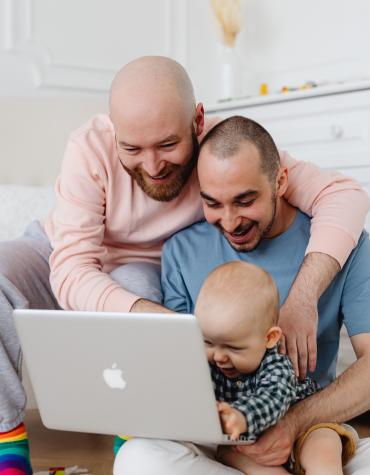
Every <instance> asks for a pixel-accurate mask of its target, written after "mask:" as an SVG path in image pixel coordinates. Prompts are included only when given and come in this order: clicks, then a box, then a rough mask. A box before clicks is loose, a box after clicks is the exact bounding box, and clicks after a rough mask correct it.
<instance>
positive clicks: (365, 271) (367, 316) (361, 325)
mask: <svg viewBox="0 0 370 475" xmlns="http://www.w3.org/2000/svg"><path fill="white" fill-rule="evenodd" d="M341 310H342V314H343V321H344V324H345V326H346V328H347V331H348V334H349V336H353V335H357V334H359V333H370V240H369V235H368V233H367V232H363V233H362V235H361V238H360V241H359V244H358V245H357V247H356V249H355V250H354V251H353V256H352V259H351V262H350V263H349V268H348V272H347V275H346V280H345V283H344V286H343V293H342V299H341Z"/></svg>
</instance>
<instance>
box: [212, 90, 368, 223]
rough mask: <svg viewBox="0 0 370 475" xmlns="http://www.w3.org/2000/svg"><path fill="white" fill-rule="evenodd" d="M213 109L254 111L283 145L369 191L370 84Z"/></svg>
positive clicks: (224, 112) (228, 112)
mask: <svg viewBox="0 0 370 475" xmlns="http://www.w3.org/2000/svg"><path fill="white" fill-rule="evenodd" d="M208 113H209V114H210V115H218V116H220V117H229V116H232V115H243V116H246V117H250V118H251V119H253V120H256V121H257V122H259V123H260V124H261V125H263V126H264V127H265V128H266V129H267V130H268V131H269V132H270V133H271V135H272V137H273V138H274V140H275V142H276V144H277V146H278V148H279V149H281V150H287V151H288V152H289V153H290V155H292V156H293V157H295V158H297V159H300V160H307V161H311V162H313V163H315V164H317V165H319V166H320V167H322V168H326V169H336V170H339V171H341V172H342V173H344V174H346V175H350V176H353V177H354V178H356V179H357V180H358V181H359V182H360V183H361V184H362V185H363V186H364V188H365V189H366V190H367V191H368V193H369V194H370V84H362V88H361V89H356V88H355V87H353V88H351V87H350V86H349V85H346V86H343V87H337V88H336V89H334V88H333V89H330V88H328V87H326V88H323V89H322V92H321V91H320V88H317V89H315V90H312V91H302V92H297V93H287V95H286V96H283V95H276V96H271V97H269V96H265V97H261V98H255V99H250V100H249V101H248V100H245V101H240V102H239V103H231V102H230V103H227V104H223V105H219V106H214V107H211V108H209V109H208ZM367 228H368V229H370V216H368V220H367Z"/></svg>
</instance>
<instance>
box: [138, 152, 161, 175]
mask: <svg viewBox="0 0 370 475" xmlns="http://www.w3.org/2000/svg"><path fill="white" fill-rule="evenodd" d="M165 166H166V164H165V163H163V162H162V160H160V158H159V157H158V156H157V154H156V153H155V152H147V153H146V154H145V156H144V157H143V162H142V167H143V169H144V170H145V171H146V173H147V174H148V175H150V176H152V177H156V176H158V175H160V174H161V172H162V170H163V169H164V168H165Z"/></svg>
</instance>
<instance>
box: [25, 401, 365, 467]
mask: <svg viewBox="0 0 370 475" xmlns="http://www.w3.org/2000/svg"><path fill="white" fill-rule="evenodd" d="M351 424H352V425H353V426H354V427H355V428H356V429H357V431H358V433H359V435H360V437H370V412H368V413H366V414H364V415H363V416H361V417H360V418H357V419H354V420H353V421H351ZM26 426H27V430H28V433H29V438H30V445H31V458H32V465H33V469H34V472H36V473H37V472H45V471H46V472H47V473H48V470H49V468H50V467H58V466H64V467H71V466H75V465H78V466H79V467H80V468H86V469H88V473H89V474H91V475H111V474H112V466H113V437H110V436H105V435H96V434H82V433H77V432H63V431H55V430H50V429H46V428H45V427H44V426H43V425H42V423H41V420H40V416H39V414H38V411H37V410H31V411H28V412H27V416H26Z"/></svg>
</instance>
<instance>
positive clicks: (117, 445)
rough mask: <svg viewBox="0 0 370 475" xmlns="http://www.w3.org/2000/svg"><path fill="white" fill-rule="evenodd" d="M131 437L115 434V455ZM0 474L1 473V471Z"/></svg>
mask: <svg viewBox="0 0 370 475" xmlns="http://www.w3.org/2000/svg"><path fill="white" fill-rule="evenodd" d="M130 439H131V437H130V436H128V435H115V436H114V442H113V452H114V455H115V456H116V455H117V453H118V451H119V449H120V448H121V447H122V445H123V444H124V443H125V442H127V441H128V440H130ZM0 475H1V472H0Z"/></svg>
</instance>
